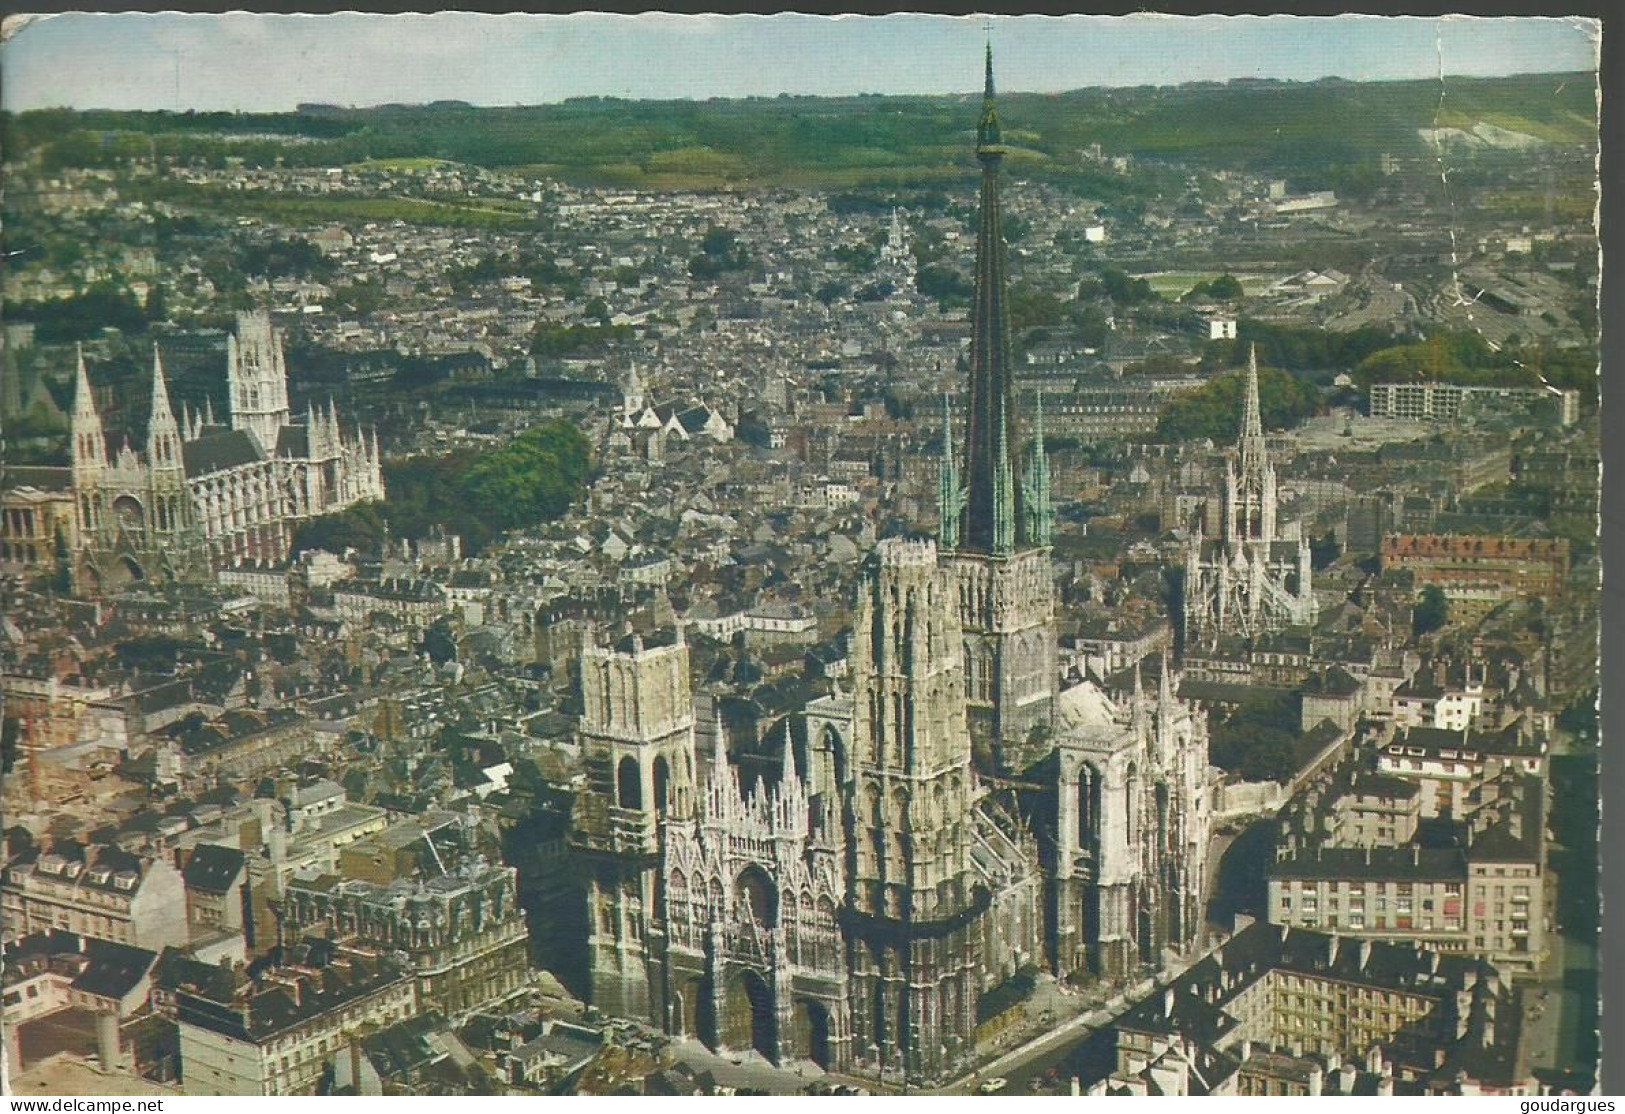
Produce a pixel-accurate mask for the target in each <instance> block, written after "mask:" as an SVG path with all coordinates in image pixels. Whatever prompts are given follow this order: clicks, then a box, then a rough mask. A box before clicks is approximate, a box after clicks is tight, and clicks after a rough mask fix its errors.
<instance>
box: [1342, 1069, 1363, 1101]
mask: <svg viewBox="0 0 1625 1114" xmlns="http://www.w3.org/2000/svg"><path fill="white" fill-rule="evenodd" d="M1359 1074H1360V1073H1359V1072H1358V1071H1356V1070H1355V1068H1354V1065H1353V1064H1344V1065H1343V1066H1342V1067H1341V1068H1340V1069H1338V1072H1337V1076H1338V1083H1337V1092H1338V1094H1341V1095H1352V1094H1353V1093H1354V1080H1355V1077H1356V1076H1358V1075H1359Z"/></svg>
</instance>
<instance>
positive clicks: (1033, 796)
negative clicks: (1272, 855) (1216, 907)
mask: <svg viewBox="0 0 1625 1114" xmlns="http://www.w3.org/2000/svg"><path fill="white" fill-rule="evenodd" d="M1004 155H1005V148H1004V144H1003V141H1002V137H1001V130H1000V122H999V115H998V110H997V103H996V98H995V96H994V86H993V64H992V54H991V50H990V51H989V54H988V60H987V75H986V86H985V92H984V97H983V102H982V109H981V117H980V121H979V124H978V128H977V141H976V157H977V160H978V161H979V163H980V166H981V190H980V216H979V220H980V225H979V230H978V235H977V246H976V253H977V257H976V291H975V305H974V322H973V336H972V343H971V351H970V360H969V369H968V371H969V375H968V380H969V381H968V390H967V391H966V394H965V396H964V398H963V402H962V405H963V407H964V413H965V421H964V433H963V443H962V444H959V445H954V444H952V442H951V432H950V431H949V429H947V428H945V430H944V438H945V439H947V440H949V442H950V443H949V444H948V446H947V452H946V454H945V457H944V465H943V468H942V475H941V484H940V512H941V513H940V524H939V527H938V535H937V537H936V538H935V539H925V538H901V537H898V538H888V539H885V540H883V541H881V542H880V543H879V544H878V545H877V546H876V548H875V551H874V552H873V553H872V554H871V556H870V558H869V560H868V563H867V565H866V567H865V569H864V572H863V576H862V579H861V583H860V585H859V587H858V590H857V599H856V601H855V606H854V609H853V613H854V629H853V631H852V636H851V650H850V690H849V691H845V690H842V689H841V688H839V687H837V688H836V690H835V691H834V692H833V693H831V694H830V695H827V696H823V697H820V698H818V699H816V700H813V701H811V702H809V703H807V704H806V705H805V706H804V707H803V708H801V709H800V710H799V711H798V712H796V713H795V714H793V715H791V716H787V717H785V718H784V719H783V720H781V721H779V722H778V723H776V724H773V725H771V726H769V727H768V728H767V730H766V732H765V737H764V738H761V739H754V738H753V739H730V738H729V737H728V733H727V731H726V730H725V728H724V725H723V724H722V723H721V722H720V721H719V722H718V723H717V724H716V725H715V728H714V730H712V731H709V732H706V734H709V735H710V737H711V738H710V745H709V746H707V747H704V748H701V747H698V746H697V745H696V736H697V731H696V722H695V718H696V717H695V710H694V702H693V696H692V691H691V688H690V673H689V650H688V646H687V644H686V641H685V637H684V633H683V631H682V629H681V628H680V627H679V628H678V629H676V630H672V631H663V632H659V633H654V634H646V635H642V636H634V635H626V636H624V637H621V638H620V639H618V640H611V641H605V640H603V639H600V638H597V637H595V636H593V635H590V634H589V635H587V636H586V637H585V639H584V645H583V647H582V656H581V684H582V699H583V715H582V718H581V721H580V729H579V730H580V744H581V748H582V753H583V755H584V758H585V763H586V771H587V772H586V782H585V786H584V788H583V789H582V790H581V791H580V793H579V795H578V797H577V799H576V802H575V805H574V810H573V813H572V820H571V835H570V844H571V861H572V864H573V866H574V868H575V877H576V879H577V881H578V882H579V896H580V900H581V901H582V902H583V903H584V908H583V910H582V911H583V913H584V914H585V915H584V918H583V923H584V925H585V933H586V936H585V939H584V940H583V941H581V944H582V950H581V955H582V960H583V963H584V966H585V969H586V972H587V975H588V979H589V983H590V987H589V993H590V999H591V1002H592V1004H593V1005H594V1006H596V1007H597V1008H599V1009H601V1010H603V1011H604V1012H606V1013H608V1014H611V1015H618V1016H624V1017H632V1018H638V1019H640V1020H643V1021H645V1022H648V1023H650V1024H653V1025H655V1026H657V1027H659V1028H661V1029H663V1030H665V1031H666V1032H669V1033H671V1034H673V1035H677V1036H684V1037H690V1038H695V1039H698V1040H701V1041H703V1042H705V1043H706V1044H708V1045H710V1046H711V1047H713V1048H716V1049H729V1050H751V1049H754V1050H756V1051H757V1052H760V1053H761V1054H762V1055H763V1056H765V1057H766V1058H767V1059H769V1060H771V1061H773V1062H774V1063H779V1064H788V1063H794V1062H798V1061H811V1062H813V1063H816V1064H818V1065H820V1066H823V1067H826V1068H829V1069H832V1070H838V1071H842V1072H847V1073H854V1074H859V1075H866V1076H870V1077H876V1078H880V1079H890V1080H894V1081H902V1080H908V1081H909V1082H919V1083H921V1084H931V1083H940V1082H944V1081H947V1080H950V1079H953V1078H956V1077H958V1076H959V1075H961V1074H963V1073H965V1072H968V1071H970V1070H971V1069H972V1068H973V1067H974V1065H975V1064H976V1062H977V1060H978V1049H977V1032H978V1028H979V1026H981V1025H982V1023H983V1022H984V1020H986V1014H987V1011H988V1009H989V1008H990V1006H991V1004H992V1003H993V1002H995V1001H998V1000H1000V999H1002V998H1004V997H1007V996H1008V995H1009V993H1010V988H1014V987H1017V986H1019V985H1021V984H1022V983H1021V981H1020V980H1022V979H1023V978H1025V977H1026V976H1028V975H1030V974H1031V973H1032V972H1033V971H1035V970H1042V971H1047V972H1049V973H1051V974H1053V975H1054V976H1056V977H1060V978H1072V979H1087V978H1090V977H1102V978H1121V977H1125V976H1132V975H1135V974H1138V973H1140V972H1142V971H1146V970H1149V969H1152V968H1156V967H1160V966H1162V965H1163V963H1164V961H1165V958H1166V957H1167V955H1168V954H1169V953H1170V952H1180V951H1185V950H1187V949H1189V948H1191V947H1192V946H1193V945H1194V944H1195V943H1196V942H1197V940H1198V938H1199V936H1200V934H1201V931H1202V925H1203V904H1202V903H1203V882H1204V878H1205V875H1206V872H1207V866H1208V864H1207V849H1208V842H1209V827H1210V822H1211V818H1210V799H1211V795H1212V793H1211V790H1212V783H1213V776H1214V772H1213V770H1212V769H1211V768H1210V766H1209V765H1208V758H1207V754H1208V746H1207V736H1206V725H1205V720H1204V717H1203V716H1202V715H1201V714H1200V712H1199V711H1198V710H1197V709H1195V708H1193V707H1192V706H1191V705H1189V704H1186V703H1185V702H1183V701H1181V700H1180V699H1179V698H1178V697H1177V696H1176V695H1175V694H1176V692H1177V688H1178V685H1177V677H1176V676H1175V671H1174V668H1173V666H1172V664H1171V663H1170V662H1168V661H1166V660H1164V661H1162V663H1161V668H1160V669H1156V670H1155V671H1154V673H1155V675H1154V677H1151V678H1149V679H1147V680H1146V681H1145V682H1144V683H1142V682H1141V679H1140V671H1139V667H1138V666H1136V668H1135V670H1134V672H1133V676H1134V681H1133V683H1132V685H1129V684H1125V685H1124V686H1123V689H1122V691H1120V692H1115V693H1111V692H1107V691H1106V690H1104V689H1103V688H1101V687H1100V686H1097V685H1095V684H1094V683H1092V682H1089V681H1083V682H1079V683H1075V684H1071V685H1069V686H1066V687H1063V685H1062V682H1061V676H1060V670H1059V668H1058V665H1057V661H1058V654H1057V646H1056V606H1057V605H1056V592H1055V586H1054V574H1053V570H1052V561H1051V553H1050V548H1049V546H1050V531H1051V524H1052V521H1053V510H1052V505H1051V499H1050V491H1049V471H1048V466H1047V463H1046V460H1045V456H1044V445H1043V431H1042V416H1041V414H1035V415H1034V420H1033V422H1032V424H1031V428H1030V429H1028V428H1024V423H1023V422H1022V421H1021V420H1019V418H1020V416H1019V415H1018V413H1017V408H1016V405H1015V396H1014V391H1013V386H1012V380H1011V369H1010V335H1009V333H1010V325H1009V313H1008V309H1007V306H1006V280H1005V243H1004V236H1003V229H1002V220H1001V212H1000V186H1001V171H1002V167H1003V162H1004ZM746 749H748V750H750V751H752V752H755V753H762V752H764V751H765V752H767V753H768V754H770V755H771V756H772V758H773V761H772V763H771V765H772V771H771V772H770V773H767V774H763V775H761V776H757V775H755V774H752V775H750V776H748V777H747V776H746V774H745V773H744V772H743V771H742V768H741V767H740V766H739V765H738V763H737V762H736V754H737V753H741V752H743V751H744V750H746Z"/></svg>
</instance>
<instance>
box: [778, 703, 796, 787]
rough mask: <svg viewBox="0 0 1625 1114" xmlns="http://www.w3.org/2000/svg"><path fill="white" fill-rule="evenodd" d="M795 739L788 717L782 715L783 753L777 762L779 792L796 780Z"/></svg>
mask: <svg viewBox="0 0 1625 1114" xmlns="http://www.w3.org/2000/svg"><path fill="white" fill-rule="evenodd" d="M795 747H796V741H795V735H794V733H793V732H792V731H791V730H790V717H789V716H785V717H784V754H783V756H782V759H781V761H780V763H779V786H780V792H784V791H785V787H788V786H789V785H791V784H792V783H794V782H795V780H796V749H795Z"/></svg>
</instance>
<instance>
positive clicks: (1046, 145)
mask: <svg viewBox="0 0 1625 1114" xmlns="http://www.w3.org/2000/svg"><path fill="white" fill-rule="evenodd" d="M1595 89H1596V83H1595V79H1594V76H1593V75H1591V74H1588V73H1572V74H1540V75H1522V76H1516V77H1507V78H1460V77H1452V78H1448V79H1446V80H1445V81H1443V82H1440V81H1438V80H1429V81H1398V82H1371V83H1359V82H1349V81H1341V80H1324V81H1318V82H1311V83H1294V82H1278V81H1260V80H1251V81H1233V82H1230V83H1228V84H1222V85H1220V84H1213V83H1204V84H1198V85H1186V86H1178V87H1160V88H1151V87H1145V88H1134V89H1085V90H1078V91H1076V92H1070V93H1062V94H1054V95H1040V94H1030V93H1029V94H1023V93H1015V94H1005V95H1002V96H1001V110H1002V116H1003V120H1004V123H1005V129H1006V137H1007V139H1008V140H1009V141H1010V143H1011V146H1012V148H1013V150H1012V153H1011V159H1010V161H1011V163H1012V166H1013V168H1015V169H1017V170H1018V171H1020V172H1025V173H1032V174H1037V175H1056V176H1060V177H1070V176H1076V175H1078V174H1083V175H1085V176H1087V174H1088V173H1089V172H1090V171H1089V169H1088V167H1089V165H1090V164H1089V163H1088V162H1087V160H1086V159H1085V157H1084V152H1086V151H1089V150H1090V149H1091V148H1092V147H1093V145H1096V144H1098V145H1099V148H1100V150H1101V151H1102V152H1103V153H1104V154H1106V155H1132V156H1135V157H1137V158H1140V159H1170V160H1177V161H1179V162H1183V163H1192V164H1197V165H1202V166H1207V167H1211V168H1214V169H1219V168H1231V169H1251V170H1262V171H1267V172H1280V173H1283V174H1290V173H1292V172H1293V171H1295V170H1296V171H1302V170H1303V169H1304V168H1317V169H1318V171H1319V173H1320V174H1321V176H1322V177H1327V176H1328V175H1329V178H1328V181H1327V182H1326V183H1325V184H1328V185H1336V184H1338V174H1339V173H1342V174H1349V173H1353V172H1355V171H1356V170H1357V171H1358V172H1359V173H1362V174H1368V173H1371V172H1372V171H1373V170H1374V167H1375V163H1376V160H1377V159H1378V157H1379V156H1380V155H1382V154H1393V155H1396V156H1399V157H1402V158H1403V157H1405V156H1417V155H1423V154H1432V153H1433V151H1434V149H1435V148H1434V146H1433V144H1434V142H1435V140H1437V141H1439V142H1443V143H1446V144H1453V145H1456V146H1458V147H1462V148H1465V149H1472V148H1475V147H1476V148H1482V149H1486V150H1488V149H1522V148H1539V147H1544V146H1547V145H1553V146H1565V147H1574V146H1592V145H1595V144H1596V142H1597V123H1596V100H1595ZM0 122H3V126H4V133H5V134H4V140H5V148H6V150H7V151H8V152H10V153H11V157H18V156H19V155H21V154H24V153H27V152H38V153H39V154H40V156H41V157H42V158H43V160H44V161H45V163H46V164H47V165H48V166H67V165H107V164H110V163H116V162H118V161H119V160H120V159H123V158H146V157H150V155H151V153H152V150H153V148H154V147H155V146H156V148H157V150H158V152H159V153H160V154H161V155H174V156H180V157H185V158H193V157H198V158H205V159H210V160H223V159H225V158H226V157H235V158H241V159H243V161H244V162H245V163H246V164H248V165H259V164H266V165H268V164H270V163H271V162H272V161H273V160H275V159H279V158H280V159H282V160H283V162H284V163H285V164H286V165H308V166H318V165H329V166H331V165H342V164H354V163H361V162H365V161H369V160H383V159H391V160H393V159H438V160H446V161H451V162H458V163H469V164H473V165H477V166H484V167H508V168H526V169H529V170H530V171H532V172H533V173H535V174H536V175H537V176H542V177H546V176H552V177H560V178H565V179H569V180H576V181H583V182H598V183H611V184H616V183H619V184H627V185H643V186H647V187H649V188H661V187H678V186H696V187H711V186H715V187H727V186H770V185H811V186H827V187H830V188H841V187H847V186H857V185H872V184H881V185H910V184H913V185H924V184H930V183H933V182H940V181H946V180H957V179H958V178H960V177H962V176H963V175H964V173H965V169H966V165H967V151H968V150H969V147H970V145H971V143H972V136H973V130H974V127H975V122H976V97H975V96H974V95H964V96H940V97H881V96H862V97H841V98H813V97H789V96H784V97H776V98H752V99H748V100H712V101H703V102H695V101H660V102H653V101H622V100H615V99H611V98H581V99H576V100H572V101H568V102H565V103H563V104H556V105H542V106H534V107H518V108H476V107H472V106H469V105H466V104H463V103H461V102H457V101H440V102H436V103H434V104H432V105H416V106H414V105H381V106H377V107H373V108H362V109H352V108H341V107H338V106H333V105H316V104H311V105H302V106H301V107H300V111H298V112H291V113H274V114H237V113H226V112H205V113H179V114H178V113H167V112H150V113H146V112H143V113H132V112H105V111H93V112H71V111H66V110H45V111H40V112H27V113H22V114H4V116H3V120H0ZM277 136H287V137H289V138H290V139H297V140H298V142H296V143H279V142H278V141H277V139H276V137H277ZM1306 184H1307V183H1306Z"/></svg>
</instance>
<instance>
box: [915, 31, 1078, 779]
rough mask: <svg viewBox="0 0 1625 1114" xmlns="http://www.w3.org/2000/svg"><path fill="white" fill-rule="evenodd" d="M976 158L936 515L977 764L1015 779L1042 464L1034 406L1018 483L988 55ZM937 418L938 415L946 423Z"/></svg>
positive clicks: (1043, 645)
mask: <svg viewBox="0 0 1625 1114" xmlns="http://www.w3.org/2000/svg"><path fill="white" fill-rule="evenodd" d="M976 157H977V159H978V160H979V161H980V162H981V164H982V189H981V202H980V213H981V221H980V225H979V227H978V231H977V240H976V303H975V316H974V320H973V322H972V334H971V355H970V363H971V366H970V410H969V413H968V414H967V416H966V420H965V447H964V460H965V468H964V473H963V486H961V484H960V479H959V476H958V473H957V470H956V469H954V468H953V466H952V460H953V447H952V444H951V432H950V431H949V430H947V429H945V430H944V434H943V436H944V439H945V441H947V442H949V443H947V444H945V445H944V457H943V459H944V472H945V475H944V477H943V481H942V484H941V492H940V506H939V508H938V511H939V520H940V523H941V526H940V537H941V540H942V547H943V549H944V550H945V551H946V554H945V556H946V558H947V564H948V566H949V567H950V568H951V570H952V572H953V576H954V579H955V581H956V595H957V597H958V607H959V619H960V625H961V627H962V628H963V630H964V644H965V645H964V651H965V671H966V675H965V683H966V689H967V698H968V699H969V701H970V724H971V734H972V737H973V738H974V740H975V742H976V745H977V757H978V761H979V763H980V764H981V765H982V766H983V768H985V769H987V770H988V771H989V772H992V771H993V770H998V771H1001V772H1006V773H1021V772H1025V771H1026V770H1027V768H1028V767H1029V766H1030V765H1031V764H1032V763H1033V762H1035V761H1037V760H1039V759H1040V758H1041V757H1042V756H1043V754H1044V752H1045V747H1044V745H1043V743H1044V740H1045V739H1046V738H1047V736H1048V733H1049V730H1050V716H1051V708H1052V704H1053V701H1054V697H1055V686H1056V675H1057V667H1056V649H1055V647H1056V636H1055V584H1054V578H1053V574H1052V572H1051V569H1050V553H1049V542H1050V529H1051V526H1052V524H1053V522H1054V510H1053V507H1052V506H1051V503H1050V492H1049V465H1048V462H1047V461H1046V459H1045V457H1044V448H1043V428H1042V423H1043V419H1042V410H1040V411H1039V421H1038V428H1037V429H1036V431H1035V436H1034V439H1033V443H1032V445H1031V446H1030V447H1029V456H1028V464H1027V467H1026V469H1025V470H1024V472H1025V475H1024V476H1023V477H1022V478H1021V479H1020V480H1019V481H1018V477H1017V466H1016V453H1017V450H1018V446H1019V444H1020V442H1019V441H1018V440H1017V430H1016V413H1015V411H1016V406H1015V398H1014V391H1013V388H1012V382H1011V375H1010V311H1009V307H1008V305H1007V304H1006V301H1005V243H1004V221H1003V216H1002V214H1001V211H1000V204H999V174H1000V170H1001V168H1002V166H1003V163H1004V144H1003V140H1002V137H1001V135H1000V131H999V117H998V111H997V108H996V106H995V103H994V93H993V52H992V48H991V47H989V48H988V54H987V78H986V87H985V90H984V93H983V100H982V118H981V122H980V124H979V125H978V128H977V143H976ZM945 422H946V419H945Z"/></svg>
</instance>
